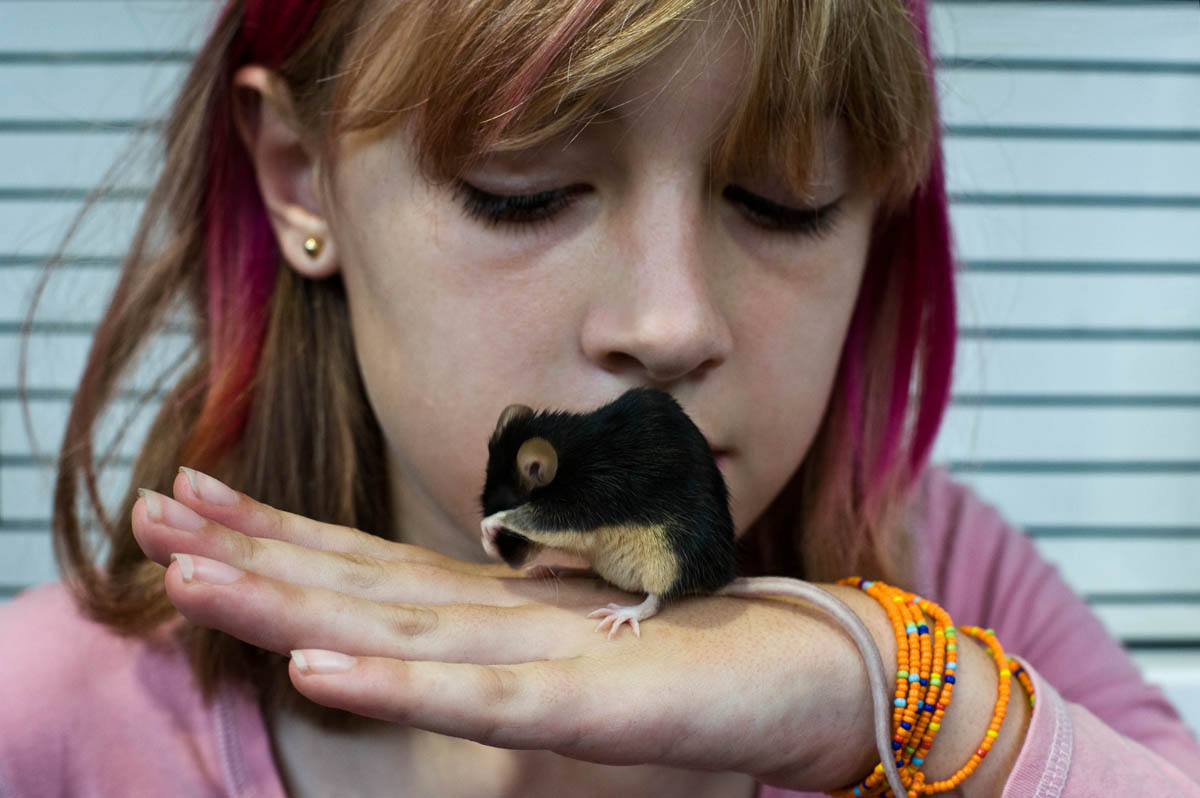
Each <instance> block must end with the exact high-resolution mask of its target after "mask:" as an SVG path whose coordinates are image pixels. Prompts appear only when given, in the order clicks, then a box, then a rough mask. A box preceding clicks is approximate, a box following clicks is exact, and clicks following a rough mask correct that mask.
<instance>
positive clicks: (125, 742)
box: [0, 468, 1200, 798]
mask: <svg viewBox="0 0 1200 798" xmlns="http://www.w3.org/2000/svg"><path fill="white" fill-rule="evenodd" d="M920 491H921V497H922V503H923V507H924V530H925V534H926V546H927V548H926V550H927V551H929V552H936V553H938V554H937V556H928V557H925V558H924V561H925V562H928V563H930V564H931V567H930V568H929V569H928V571H927V573H925V574H923V576H922V579H923V582H922V583H921V584H920V585H919V586H918V592H920V593H921V594H922V595H924V596H926V597H928V598H931V599H933V600H934V601H937V602H938V603H940V604H942V605H943V606H944V607H945V608H946V610H947V611H948V612H949V613H950V615H951V617H953V618H954V619H955V621H957V622H959V623H965V624H975V625H980V626H985V627H992V628H994V629H995V630H996V634H997V636H998V637H999V639H1000V641H1001V642H1002V643H1003V644H1004V647H1005V649H1006V650H1007V651H1009V652H1012V653H1014V654H1016V655H1017V656H1018V658H1019V659H1020V660H1021V661H1022V663H1023V664H1024V665H1025V667H1026V669H1027V670H1028V671H1029V674H1030V676H1031V677H1032V679H1033V682H1034V689H1035V690H1036V692H1037V704H1036V706H1035V708H1034V711H1033V718H1032V721H1031V724H1030V727H1029V733H1028V736H1027V738H1026V741H1025V744H1024V747H1023V748H1022V751H1021V754H1020V758H1019V759H1018V761H1017V765H1016V768H1015V769H1014V771H1013V773H1012V776H1011V777H1010V778H1009V780H1008V783H1007V784H1006V785H1005V788H1004V798H1018V796H1019V797H1020V798H1028V797H1029V796H1036V797H1037V798H1052V797H1053V796H1061V797H1062V798H1083V796H1088V797H1089V798H1091V797H1092V796H1100V795H1103V796H1167V795H1171V796H1197V797H1198V798H1200V744H1198V743H1197V741H1196V738H1195V737H1194V736H1193V735H1192V734H1191V732H1189V730H1188V729H1187V727H1186V726H1184V724H1183V723H1182V722H1181V720H1180V718H1179V715H1178V714H1177V713H1176V712H1175V710H1174V709H1173V708H1172V707H1171V705H1170V704H1169V703H1168V702H1167V701H1166V699H1165V698H1164V696H1163V693H1162V691H1161V690H1159V688H1157V687H1154V686H1151V685H1149V684H1147V683H1146V682H1144V681H1142V679H1141V676H1140V675H1139V672H1138V670H1137V667H1136V666H1135V665H1134V663H1133V661H1132V660H1131V659H1130V658H1129V656H1128V655H1127V654H1126V653H1125V652H1124V650H1123V649H1122V648H1121V647H1120V645H1119V644H1118V643H1116V642H1115V641H1114V640H1113V639H1112V638H1111V637H1110V636H1109V635H1108V633H1107V632H1106V631H1105V630H1104V629H1103V627H1102V626H1101V625H1100V622H1099V620H1097V618H1096V616H1095V615H1093V614H1092V612H1091V611H1090V610H1089V609H1088V607H1087V605H1086V604H1085V603H1084V602H1083V601H1081V600H1080V599H1079V598H1078V597H1077V596H1076V595H1075V594H1074V593H1072V592H1071V590H1070V589H1069V588H1068V587H1067V586H1066V585H1065V584H1064V583H1063V581H1062V579H1061V578H1060V577H1059V575H1058V573H1057V571H1056V569H1055V568H1054V567H1053V566H1051V565H1049V564H1047V563H1046V562H1045V561H1044V560H1042V559H1041V558H1040V557H1039V556H1038V554H1037V551H1036V550H1035V548H1034V546H1033V544H1032V542H1031V541H1030V540H1029V539H1028V538H1027V537H1025V536H1024V535H1023V534H1021V533H1020V532H1019V531H1017V530H1015V529H1013V528H1012V527H1011V526H1009V525H1008V524H1006V523H1005V522H1004V520H1003V519H1002V518H1001V517H1000V515H999V514H998V513H997V512H996V511H995V510H994V509H992V508H991V507H989V506H988V505H986V504H985V503H983V502H982V501H980V499H978V498H977V497H976V496H975V495H974V494H973V493H971V491H970V490H969V489H967V488H965V487H963V486H961V485H958V484H956V483H954V482H952V481H951V480H950V479H949V478H948V477H947V475H946V474H945V472H944V471H942V470H941V469H936V468H935V469H929V470H927V472H926V473H925V475H924V478H923V480H922V484H921V486H920ZM935 563H936V567H934V564H935ZM173 628H175V627H174V626H168V627H164V628H162V629H161V630H160V631H159V632H157V633H156V634H154V635H153V636H151V637H150V638H149V639H141V638H122V637H119V636H117V635H116V634H114V633H113V632H112V631H110V630H109V629H108V628H106V627H104V626H100V625H98V624H95V623H93V622H91V621H88V620H86V619H84V618H83V617H81V616H80V615H79V613H78V611H77V610H76V608H75V606H74V605H73V603H72V602H71V600H70V598H69V596H68V594H67V593H66V591H65V590H64V588H63V587H62V585H60V584H52V585H47V586H43V587H39V588H36V589H32V590H28V591H26V592H24V593H22V594H21V595H19V596H18V597H17V598H16V599H14V600H13V601H12V602H10V603H9V604H8V605H7V606H4V607H0V651H3V656H2V657H0V798H43V797H45V798H50V797H51V796H55V797H57V796H77V797H78V798H93V797H95V798H100V797H101V796H104V797H105V798H108V797H110V796H121V797H122V798H136V797H137V796H163V795H170V796H178V797H179V798H185V797H187V796H218V795H228V796H239V798H250V796H255V797H256V798H278V797H279V796H283V795H284V791H283V787H282V784H281V781H280V777H279V773H278V771H277V769H276V766H275V762H274V759H273V757H272V753H271V743H270V739H269V737H268V734H267V729H266V726H265V724H264V721H263V716H262V713H261V712H260V710H259V707H258V704H257V702H256V700H255V697H254V694H253V692H252V691H251V690H249V689H245V688H242V689H233V688H227V689H224V690H223V691H221V692H220V694H219V695H218V696H217V698H216V700H215V701H214V702H213V704H212V705H211V706H205V704H204V703H203V701H202V700H201V698H200V695H199V692H198V691H197V689H196V684H195V682H194V680H193V678H192V674H191V671H190V670H189V668H188V665H187V660H186V656H185V654H184V651H183V649H182V648H181V647H180V645H179V644H178V642H177V641H176V640H175V638H174V636H173V635H172V634H171V631H172V629H173ZM1081 652H1086V654H1087V655H1086V656H1081V655H1080V653H1081ZM815 795H817V794H815V793H791V792H787V791H784V790H778V789H774V788H769V787H764V788H763V789H762V790H761V791H760V798H784V796H788V797H789V798H795V797H796V796H815Z"/></svg>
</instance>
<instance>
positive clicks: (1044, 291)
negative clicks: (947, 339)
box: [958, 171, 1200, 330]
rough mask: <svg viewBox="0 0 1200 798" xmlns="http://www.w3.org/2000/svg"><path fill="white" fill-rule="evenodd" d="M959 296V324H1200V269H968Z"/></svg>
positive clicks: (1174, 326) (1167, 327)
mask: <svg viewBox="0 0 1200 798" xmlns="http://www.w3.org/2000/svg"><path fill="white" fill-rule="evenodd" d="M1197 174H1200V171H1197ZM958 295H959V302H958V307H959V323H960V324H962V325H965V326H975V327H1051V328H1053V327H1057V328H1079V327H1088V328H1101V327H1128V328H1139V329H1146V330H1170V329H1178V328H1187V327H1196V326H1200V272H1198V273H1197V274H1195V275H1152V276H1146V277H1140V276H1131V275H1112V274H1095V275H1072V274H1019V273H1018V274H1004V273H971V272H969V271H968V272H964V273H960V274H959V278H958Z"/></svg>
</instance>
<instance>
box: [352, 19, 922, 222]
mask: <svg viewBox="0 0 1200 798" xmlns="http://www.w3.org/2000/svg"><path fill="white" fill-rule="evenodd" d="M366 16H367V20H366V22H367V24H363V25H361V26H359V28H358V31H359V33H358V35H356V36H355V37H353V40H352V42H351V44H350V46H349V48H348V52H347V54H346V55H347V57H346V59H345V61H344V63H343V69H342V70H341V74H340V75H339V81H338V83H339V87H338V91H337V93H336V96H335V97H334V102H333V119H334V125H333V129H331V130H330V131H329V132H330V133H331V134H333V137H335V138H336V137H337V136H338V135H340V134H344V133H351V132H358V133H364V132H369V131H376V132H378V134H380V135H383V134H386V132H388V131H390V130H392V129H394V127H395V126H397V125H398V124H399V123H400V122H401V121H402V120H403V121H404V122H406V123H408V124H409V125H410V131H411V133H412V136H413V141H414V145H415V151H416V152H417V154H418V158H419V160H420V162H421V164H422V166H423V168H424V169H425V171H426V172H427V173H428V174H429V175H430V176H431V177H434V178H440V179H444V178H447V177H451V176H453V175H455V174H458V173H461V171H463V170H464V169H465V168H467V167H468V166H469V165H470V164H471V162H472V161H473V160H474V159H476V158H478V157H480V156H481V155H483V154H484V153H487V152H490V151H495V150H513V149H522V148H526V147H531V146H535V145H537V144H540V143H543V142H545V141H548V140H550V139H552V138H554V137H556V136H560V135H564V134H567V133H570V132H571V131H574V130H577V129H579V128H581V127H582V126H584V125H586V124H587V123H588V122H590V121H593V120H595V119H597V118H600V117H602V115H603V113H604V111H605V110H606V109H608V108H609V105H608V100H609V98H610V97H611V95H612V93H613V92H614V91H615V90H616V89H617V87H618V86H620V85H621V83H622V82H623V81H624V80H625V79H627V78H628V77H630V76H631V75H632V74H633V73H634V72H635V71H636V70H638V69H640V68H642V67H644V66H645V65H646V64H647V63H648V62H649V61H650V60H651V59H653V58H654V57H655V56H657V55H659V54H660V53H662V52H663V51H664V50H666V49H667V48H668V47H669V46H670V45H671V44H673V43H674V42H676V41H678V40H679V39H680V38H681V37H682V36H684V35H685V34H686V33H687V32H688V31H689V30H690V29H692V27H691V26H694V25H697V24H699V25H708V24H713V22H714V19H719V20H723V21H724V22H725V23H726V24H728V25H730V26H732V27H736V28H737V29H738V30H737V31H736V32H735V35H740V36H742V37H744V39H745V44H746V58H745V74H744V78H743V84H742V86H741V87H740V89H741V90H740V91H739V92H738V93H737V99H736V101H735V105H734V108H732V109H731V113H730V117H729V120H728V124H727V127H726V129H725V132H724V134H723V135H722V136H721V137H720V139H719V140H718V141H717V142H715V144H714V168H715V169H716V170H717V171H719V172H728V170H730V169H731V168H732V167H734V166H735V165H736V166H737V167H738V170H740V171H746V170H749V171H754V172H760V173H770V172H772V171H778V170H780V169H782V171H783V175H784V177H785V179H786V180H787V181H788V183H789V185H790V187H791V188H793V189H795V190H796V191H797V192H798V193H804V192H807V191H808V189H809V188H810V186H811V181H812V177H813V174H812V171H813V168H814V165H815V164H819V163H821V158H822V155H823V151H822V148H823V147H824V146H825V143H826V141H827V135H828V130H829V128H828V123H829V122H830V121H835V120H838V119H843V120H845V121H846V122H847V124H846V125H845V129H846V130H848V131H849V135H850V140H849V144H850V145H851V148H850V152H851V153H853V156H852V157H853V158H854V159H855V165H856V171H857V174H858V175H859V177H860V178H861V180H862V181H863V185H864V187H865V188H866V190H868V191H870V192H872V193H876V194H878V195H879V197H880V198H881V204H882V205H883V206H884V207H888V208H897V207H900V206H901V205H902V204H903V202H904V201H905V199H906V198H907V197H908V196H909V195H910V194H911V193H912V192H913V191H914V190H915V189H916V188H917V186H918V185H919V184H920V183H921V182H922V180H923V179H924V178H925V176H926V175H927V172H928V169H929V154H930V146H931V143H932V133H933V131H932V121H931V120H932V116H933V99H932V96H931V94H932V88H931V82H930V80H929V76H928V74H927V71H926V65H925V62H924V59H923V57H922V54H921V52H920V49H919V48H918V47H916V46H915V45H914V40H915V39H916V35H915V33H914V27H913V26H914V23H913V21H912V19H911V18H910V16H909V12H908V11H907V9H906V8H905V4H904V3H903V2H900V0H895V2H887V3H869V4H855V3H837V2H834V1H833V0H810V2H806V3H796V2H794V0H755V2H750V1H749V0H740V2H738V3H737V4H728V5H726V4H720V3H714V2H712V0H665V1H664V2H647V0H612V1H610V2H599V1H598V0H584V1H583V2H577V3H545V2H542V1H541V0H477V2H461V3H440V4H435V3H420V4H417V3H398V4H388V5H387V6H382V7H377V8H375V9H373V11H372V12H369V13H368V14H367V15H366Z"/></svg>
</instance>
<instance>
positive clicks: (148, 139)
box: [0, 129, 161, 191]
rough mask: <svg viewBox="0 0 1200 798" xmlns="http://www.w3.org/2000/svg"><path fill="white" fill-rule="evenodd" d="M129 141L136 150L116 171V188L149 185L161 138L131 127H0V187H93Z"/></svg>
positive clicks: (154, 170) (151, 181)
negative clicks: (33, 130) (60, 129)
mask: <svg viewBox="0 0 1200 798" xmlns="http://www.w3.org/2000/svg"><path fill="white" fill-rule="evenodd" d="M131 146H136V149H135V153H136V154H135V155H134V156H133V157H132V158H131V159H129V160H128V161H126V162H125V163H124V164H123V168H122V169H121V170H120V171H119V172H117V173H116V174H114V178H115V180H116V182H115V185H116V186H118V187H126V188H129V187H140V188H143V189H144V188H146V187H148V186H150V185H151V184H152V183H153V181H154V178H155V176H156V175H157V173H158V171H159V168H158V164H157V162H156V161H157V159H158V158H160V157H161V153H160V146H159V139H158V136H157V135H155V134H146V135H145V136H137V135H136V134H134V133H132V132H130V131H112V130H103V129H101V130H97V131H95V132H92V133H80V132H74V133H50V132H42V133H14V132H0V189H3V190H6V191H11V190H13V189H19V190H31V189H62V188H73V189H91V188H93V187H95V186H96V185H98V184H99V183H100V181H101V180H102V179H103V178H104V176H105V173H106V172H108V170H109V168H110V167H112V166H113V164H114V163H115V162H116V160H117V158H118V157H119V156H124V155H125V154H126V152H127V151H128V150H129V148H130V147H131Z"/></svg>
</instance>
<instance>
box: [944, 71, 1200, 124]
mask: <svg viewBox="0 0 1200 798" xmlns="http://www.w3.org/2000/svg"><path fill="white" fill-rule="evenodd" d="M937 83H938V88H939V96H940V102H941V112H942V119H943V121H944V122H945V123H946V124H948V125H972V124H975V125H979V124H987V125H1016V126H1027V125H1029V126H1064V127H1071V126H1096V127H1104V128H1122V127H1128V128H1151V129H1155V128H1157V129H1160V130H1172V129H1180V128H1183V129H1195V128H1197V127H1200V74H1196V75H1179V74H1160V75H1153V74H1123V73H1119V72H1099V71H1097V72H1055V71H1049V70H1036V69H1008V70H974V69H954V68H951V69H943V70H941V72H940V74H939V75H938V78H937ZM1116 108H1119V109H1120V113H1114V110H1113V109H1116Z"/></svg>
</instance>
